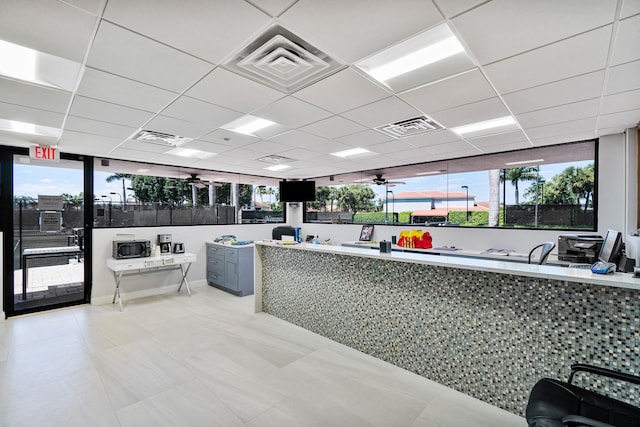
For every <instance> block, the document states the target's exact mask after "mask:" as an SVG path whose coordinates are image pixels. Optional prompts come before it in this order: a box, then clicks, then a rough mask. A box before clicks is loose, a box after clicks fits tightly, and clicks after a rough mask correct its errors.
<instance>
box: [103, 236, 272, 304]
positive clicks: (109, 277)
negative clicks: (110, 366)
mask: <svg viewBox="0 0 640 427" xmlns="http://www.w3.org/2000/svg"><path fill="white" fill-rule="evenodd" d="M273 227H275V225H274V224H242V225H201V226H185V227H140V228H99V229H95V230H93V263H92V266H93V287H92V291H91V303H92V304H107V303H111V300H112V298H113V293H114V291H115V281H114V277H113V273H112V272H111V270H109V269H108V268H107V266H106V260H107V258H110V257H111V254H112V241H113V240H116V239H117V234H120V233H121V234H133V235H134V236H135V238H136V239H144V240H150V241H151V242H152V243H154V242H155V241H156V239H157V235H158V234H165V233H168V234H171V235H172V238H173V241H174V242H181V243H184V244H185V251H186V252H191V253H195V254H196V256H197V261H196V262H194V263H193V264H192V265H191V268H190V270H189V274H188V276H187V278H188V280H189V284H190V285H196V286H197V285H203V284H205V283H206V281H205V278H206V245H205V242H206V241H212V240H213V239H215V238H216V237H218V236H221V235H223V234H233V235H235V236H236V237H237V238H238V239H239V240H263V239H270V238H271V230H272V229H273ZM179 282H180V272H179V271H169V272H164V273H148V274H144V275H136V276H129V277H123V278H122V281H121V282H120V293H121V295H122V298H123V299H124V300H126V299H127V298H137V297H141V296H146V295H152V294H158V293H164V292H168V291H173V292H175V291H176V286H177V285H178V283H179Z"/></svg>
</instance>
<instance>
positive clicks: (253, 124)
mask: <svg viewBox="0 0 640 427" xmlns="http://www.w3.org/2000/svg"><path fill="white" fill-rule="evenodd" d="M275 124H276V123H275V122H272V121H271V120H267V119H262V118H260V117H255V116H251V115H247V116H244V117H240V118H239V119H237V120H234V121H232V122H231V123H228V124H226V125H224V126H221V128H222V129H226V130H230V131H232V132H236V133H241V134H243V135H251V136H253V133H254V132H257V131H259V130H261V129H264V128H267V127H269V126H273V125H275Z"/></svg>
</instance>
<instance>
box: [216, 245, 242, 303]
mask: <svg viewBox="0 0 640 427" xmlns="http://www.w3.org/2000/svg"><path fill="white" fill-rule="evenodd" d="M207 283H209V285H211V286H215V287H216V288H220V289H222V290H225V291H227V292H230V293H232V294H234V295H238V296H245V295H252V294H253V245H251V246H233V247H229V246H227V245H221V244H217V243H207Z"/></svg>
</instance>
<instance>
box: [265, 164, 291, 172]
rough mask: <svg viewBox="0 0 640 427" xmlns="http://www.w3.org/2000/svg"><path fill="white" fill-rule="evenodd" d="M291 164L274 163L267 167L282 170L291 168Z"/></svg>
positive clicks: (272, 169) (271, 169)
mask: <svg viewBox="0 0 640 427" xmlns="http://www.w3.org/2000/svg"><path fill="white" fill-rule="evenodd" d="M290 167H291V166H289V165H273V166H269V167H267V168H265V169H266V170H268V171H282V170H285V169H289V168H290Z"/></svg>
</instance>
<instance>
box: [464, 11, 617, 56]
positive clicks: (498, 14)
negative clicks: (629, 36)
mask: <svg viewBox="0 0 640 427" xmlns="http://www.w3.org/2000/svg"><path fill="white" fill-rule="evenodd" d="M615 11H616V0H564V1H556V2H536V1H529V2H526V1H519V2H514V1H512V0H493V1H491V2H487V3H485V4H483V5H482V6H480V7H477V8H475V9H473V10H471V11H469V12H467V13H464V14H462V15H460V16H458V17H456V18H454V19H453V25H454V27H455V28H456V29H457V30H458V31H459V33H460V34H461V35H462V37H463V39H464V40H465V42H466V43H467V45H468V46H469V47H470V48H471V50H472V52H473V53H474V55H475V56H476V58H477V59H478V61H480V63H481V64H489V63H491V62H494V61H497V60H500V59H503V58H507V57H510V56H513V55H518V54H520V53H522V52H525V51H528V50H531V49H534V48H537V47H540V46H543V45H546V44H549V43H553V42H556V41H558V40H561V39H564V38H567V37H570V36H573V35H576V34H579V33H583V32H585V31H588V30H591V29H594V28H596V27H600V26H602V25H605V24H609V23H611V22H613V18H614V15H615ZM576 14H578V15H579V19H567V17H568V16H575V15H576ZM514 16H517V19H514ZM487 28H491V31H487Z"/></svg>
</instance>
